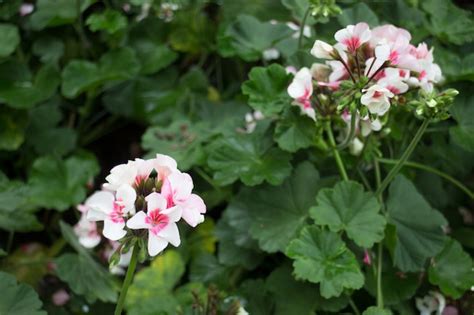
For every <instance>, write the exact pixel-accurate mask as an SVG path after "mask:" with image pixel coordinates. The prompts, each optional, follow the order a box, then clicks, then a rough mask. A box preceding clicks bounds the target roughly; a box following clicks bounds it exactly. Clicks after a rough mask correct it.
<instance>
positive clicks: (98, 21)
mask: <svg viewBox="0 0 474 315" xmlns="http://www.w3.org/2000/svg"><path fill="white" fill-rule="evenodd" d="M86 25H87V26H89V29H90V30H91V31H92V32H97V31H105V32H107V33H109V34H115V33H117V32H118V31H120V30H122V29H124V28H126V27H127V18H126V17H125V16H123V15H122V14H121V13H120V12H119V11H117V10H112V9H106V10H105V11H103V12H94V13H92V14H91V15H89V17H88V18H87V20H86Z"/></svg>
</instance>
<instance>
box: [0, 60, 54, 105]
mask: <svg viewBox="0 0 474 315" xmlns="http://www.w3.org/2000/svg"><path fill="white" fill-rule="evenodd" d="M0 71H1V72H3V74H2V75H1V77H2V78H1V79H3V80H0V101H3V102H5V103H7V104H8V105H9V106H11V107H15V108H20V109H21V108H30V107H32V106H34V105H35V104H38V103H40V102H43V101H45V100H47V99H48V98H50V97H51V96H52V95H53V94H54V93H55V92H56V89H57V87H58V85H59V83H60V78H59V72H58V70H57V69H56V68H55V67H54V66H52V65H44V66H42V67H41V68H40V69H39V70H38V72H37V73H36V76H35V78H34V80H33V81H32V80H31V76H30V73H29V70H28V69H27V68H26V66H25V65H22V64H16V63H14V62H6V63H4V64H2V65H1V66H0Z"/></svg>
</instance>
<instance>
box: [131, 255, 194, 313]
mask: <svg viewBox="0 0 474 315" xmlns="http://www.w3.org/2000/svg"><path fill="white" fill-rule="evenodd" d="M184 271H185V265H184V262H183V260H182V258H181V256H180V255H179V253H178V252H177V251H175V250H170V249H168V250H166V251H165V252H164V254H163V255H160V256H158V257H157V258H155V259H154V260H153V262H152V263H151V265H150V266H149V267H146V268H143V269H142V270H140V271H139V272H138V273H137V274H136V275H135V278H134V280H133V283H132V285H131V286H130V289H129V291H128V294H127V299H126V301H125V306H126V308H127V310H128V314H143V315H148V314H149V315H152V314H160V313H161V312H164V313H167V314H173V313H175V312H176V307H178V302H177V301H176V299H175V297H174V296H173V294H172V290H173V288H174V287H175V286H176V284H177V283H178V281H179V280H180V279H181V277H182V275H183V274H184Z"/></svg>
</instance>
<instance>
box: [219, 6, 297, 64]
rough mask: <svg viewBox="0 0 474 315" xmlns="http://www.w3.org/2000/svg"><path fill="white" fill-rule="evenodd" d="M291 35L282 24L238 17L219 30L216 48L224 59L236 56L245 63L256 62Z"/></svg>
mask: <svg viewBox="0 0 474 315" xmlns="http://www.w3.org/2000/svg"><path fill="white" fill-rule="evenodd" d="M292 34H293V31H292V30H291V29H290V28H289V27H288V26H286V25H284V24H280V23H276V24H272V23H270V22H260V21H259V20H258V19H256V18H255V17H253V16H249V15H239V16H238V17H237V19H236V21H235V22H234V23H232V24H230V25H228V26H227V28H226V29H221V31H220V34H219V36H218V48H219V52H220V53H221V55H222V56H224V57H233V56H238V57H240V58H242V59H243V60H245V61H257V60H259V59H260V58H261V57H262V54H263V52H264V51H265V50H267V49H269V48H272V47H274V46H275V45H276V44H277V43H278V42H279V41H281V40H283V39H285V38H287V37H289V36H291V35H292Z"/></svg>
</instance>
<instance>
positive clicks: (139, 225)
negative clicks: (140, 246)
mask: <svg viewBox="0 0 474 315" xmlns="http://www.w3.org/2000/svg"><path fill="white" fill-rule="evenodd" d="M146 218H147V215H146V214H145V212H143V211H139V212H137V213H136V214H135V215H134V216H133V217H131V218H130V219H128V221H127V226H128V228H130V229H132V230H139V229H148V228H150V225H149V224H148V223H146Z"/></svg>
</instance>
